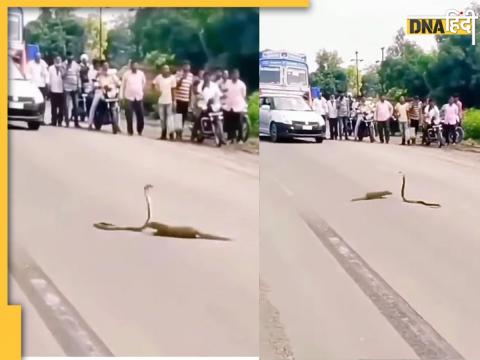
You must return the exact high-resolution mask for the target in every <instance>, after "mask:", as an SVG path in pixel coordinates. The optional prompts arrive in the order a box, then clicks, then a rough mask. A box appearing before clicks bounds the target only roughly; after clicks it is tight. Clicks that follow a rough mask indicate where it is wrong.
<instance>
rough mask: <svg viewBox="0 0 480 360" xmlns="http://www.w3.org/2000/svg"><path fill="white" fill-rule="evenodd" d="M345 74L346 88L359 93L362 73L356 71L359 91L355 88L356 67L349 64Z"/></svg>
mask: <svg viewBox="0 0 480 360" xmlns="http://www.w3.org/2000/svg"><path fill="white" fill-rule="evenodd" d="M346 75H347V79H348V90H349V91H351V92H352V93H353V94H355V95H357V94H361V93H362V87H363V75H362V74H361V73H360V72H359V73H358V84H359V87H360V91H358V89H357V68H356V66H354V65H350V66H349V67H347V69H346Z"/></svg>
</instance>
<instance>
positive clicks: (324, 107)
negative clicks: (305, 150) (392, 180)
mask: <svg viewBox="0 0 480 360" xmlns="http://www.w3.org/2000/svg"><path fill="white" fill-rule="evenodd" d="M312 106H313V109H314V110H315V111H316V112H318V113H319V114H320V115H321V116H322V117H323V118H324V119H325V120H326V123H327V130H328V133H329V139H330V140H342V139H343V138H344V139H345V140H348V139H349V135H351V136H352V135H353V137H354V138H355V140H358V139H359V137H358V131H361V126H359V125H361V124H360V122H361V120H359V119H360V118H361V119H364V118H365V117H367V116H371V118H372V120H373V121H374V124H375V133H376V134H378V136H379V138H380V142H381V143H386V144H388V143H389V141H390V135H391V134H392V133H393V132H392V125H393V124H395V123H397V124H398V130H399V132H400V136H401V138H402V143H401V144H402V145H410V144H415V143H416V141H417V134H420V136H421V141H422V144H426V143H427V139H426V138H427V132H428V130H429V129H430V128H431V127H432V126H434V125H439V124H441V126H442V127H443V132H444V138H445V142H446V144H449V143H451V142H452V140H451V139H452V138H455V136H454V132H455V128H456V127H457V126H459V125H461V123H462V120H463V113H464V111H463V105H462V102H461V101H460V99H459V97H458V96H452V97H450V98H449V100H448V102H447V103H446V104H444V105H443V106H441V107H440V108H439V107H438V105H437V103H436V101H435V99H433V98H427V99H425V101H423V102H422V101H421V100H420V98H419V97H418V96H415V97H412V98H409V99H405V97H403V96H402V97H400V99H399V101H398V102H397V103H396V104H395V106H393V105H392V103H391V102H390V101H388V100H387V99H386V98H385V96H383V95H382V96H380V97H379V99H378V100H377V101H376V102H375V101H371V100H367V99H366V98H365V97H359V98H357V99H355V98H353V97H352V96H351V95H350V94H348V95H344V94H339V95H337V96H335V95H331V96H330V98H329V99H328V100H327V99H326V98H325V97H324V96H323V95H322V94H321V93H320V94H318V95H317V96H315V97H314V99H313V101H312Z"/></svg>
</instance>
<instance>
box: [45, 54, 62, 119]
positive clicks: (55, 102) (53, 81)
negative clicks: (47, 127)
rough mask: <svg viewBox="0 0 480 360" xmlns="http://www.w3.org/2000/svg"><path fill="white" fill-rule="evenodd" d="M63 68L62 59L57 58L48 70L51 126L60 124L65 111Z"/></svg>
mask: <svg viewBox="0 0 480 360" xmlns="http://www.w3.org/2000/svg"><path fill="white" fill-rule="evenodd" d="M64 73H65V68H64V67H63V64H62V58H61V57H60V56H57V57H56V58H55V60H54V63H53V65H52V66H50V68H49V69H48V75H49V79H50V102H51V110H52V119H51V125H52V126H57V125H59V126H60V125H61V124H62V118H63V113H64V109H65V106H64V105H65V98H64V96H63V76H64Z"/></svg>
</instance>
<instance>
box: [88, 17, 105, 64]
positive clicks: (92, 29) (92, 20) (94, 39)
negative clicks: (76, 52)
mask: <svg viewBox="0 0 480 360" xmlns="http://www.w3.org/2000/svg"><path fill="white" fill-rule="evenodd" d="M84 27H85V51H86V53H87V54H88V56H89V58H90V59H100V58H101V59H104V58H105V53H106V50H107V46H108V42H107V39H108V30H107V26H106V25H105V22H102V29H101V30H102V33H101V35H102V36H101V37H102V38H101V39H100V21H99V17H98V16H96V15H89V16H88V18H87V19H86V20H84ZM100 41H101V44H102V53H101V54H100Z"/></svg>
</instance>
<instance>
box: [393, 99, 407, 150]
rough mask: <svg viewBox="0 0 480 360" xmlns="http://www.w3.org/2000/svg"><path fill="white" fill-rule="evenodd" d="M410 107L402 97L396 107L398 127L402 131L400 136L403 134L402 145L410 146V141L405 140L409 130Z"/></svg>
mask: <svg viewBox="0 0 480 360" xmlns="http://www.w3.org/2000/svg"><path fill="white" fill-rule="evenodd" d="M408 107H409V105H408V104H407V103H406V102H405V98H404V97H403V96H401V97H400V101H399V102H398V103H397V105H395V113H396V115H397V118H398V127H399V129H400V134H402V145H405V142H406V143H407V144H408V145H410V139H408V140H406V139H405V133H406V130H407V128H408Z"/></svg>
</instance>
